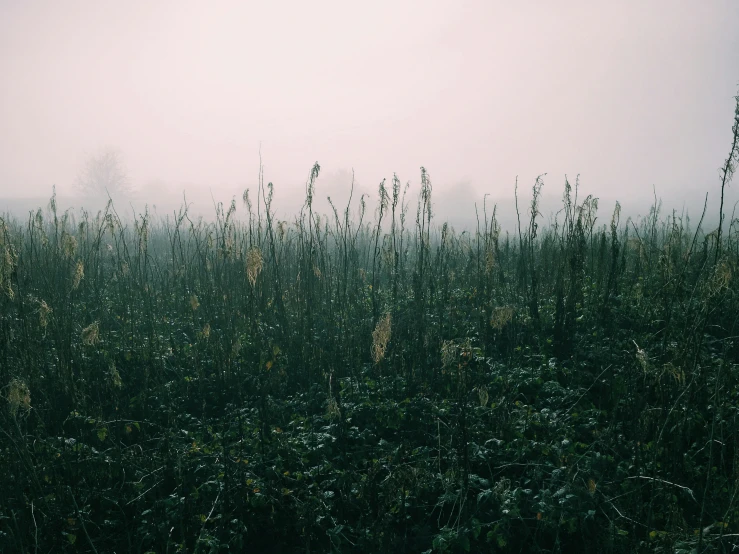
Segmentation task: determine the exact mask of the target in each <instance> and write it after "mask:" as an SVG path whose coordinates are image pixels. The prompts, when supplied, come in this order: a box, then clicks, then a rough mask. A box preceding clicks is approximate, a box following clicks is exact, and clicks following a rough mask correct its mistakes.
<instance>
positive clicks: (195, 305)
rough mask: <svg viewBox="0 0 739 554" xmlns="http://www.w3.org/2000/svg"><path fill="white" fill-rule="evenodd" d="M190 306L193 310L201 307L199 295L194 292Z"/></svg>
mask: <svg viewBox="0 0 739 554" xmlns="http://www.w3.org/2000/svg"><path fill="white" fill-rule="evenodd" d="M190 307H191V308H192V311H193V312H194V311H195V310H197V309H198V308H199V307H200V302H198V297H197V296H196V295H194V294H193V295H192V296H191V297H190Z"/></svg>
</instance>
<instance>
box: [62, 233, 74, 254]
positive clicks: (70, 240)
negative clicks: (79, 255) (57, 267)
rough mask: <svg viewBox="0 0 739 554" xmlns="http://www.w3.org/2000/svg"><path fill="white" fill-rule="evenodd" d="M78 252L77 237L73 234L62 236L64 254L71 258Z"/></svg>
mask: <svg viewBox="0 0 739 554" xmlns="http://www.w3.org/2000/svg"><path fill="white" fill-rule="evenodd" d="M75 252H77V239H76V238H75V237H74V236H73V235H67V234H65V235H64V237H63V238H62V255H63V256H64V257H65V258H67V259H70V258H71V257H72V256H74V254H75Z"/></svg>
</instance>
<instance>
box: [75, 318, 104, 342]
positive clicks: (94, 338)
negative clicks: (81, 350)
mask: <svg viewBox="0 0 739 554" xmlns="http://www.w3.org/2000/svg"><path fill="white" fill-rule="evenodd" d="M80 337H81V338H82V344H84V345H86V346H95V345H96V344H97V343H98V342H100V327H99V325H98V322H97V321H93V322H92V323H91V324H90V325H88V326H87V327H85V328H84V329H82V333H81V334H80Z"/></svg>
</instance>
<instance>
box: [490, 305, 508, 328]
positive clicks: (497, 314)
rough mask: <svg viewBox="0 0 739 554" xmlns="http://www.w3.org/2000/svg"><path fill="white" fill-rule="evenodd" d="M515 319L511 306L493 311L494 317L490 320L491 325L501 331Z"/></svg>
mask: <svg viewBox="0 0 739 554" xmlns="http://www.w3.org/2000/svg"><path fill="white" fill-rule="evenodd" d="M511 319H513V308H511V307H510V306H502V307H498V308H495V309H494V310H493V315H492V317H491V318H490V325H492V326H493V327H494V328H495V329H497V330H498V331H500V330H501V329H503V327H505V326H506V325H508V323H510V321H511Z"/></svg>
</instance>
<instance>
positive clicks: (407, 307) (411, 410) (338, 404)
mask: <svg viewBox="0 0 739 554" xmlns="http://www.w3.org/2000/svg"><path fill="white" fill-rule="evenodd" d="M738 117H739V115H738ZM732 152H733V150H732ZM318 172H319V167H318V165H316V166H315V167H314V168H313V171H312V172H311V176H310V180H309V182H308V185H307V195H306V202H305V205H304V209H303V211H302V212H301V213H300V214H299V216H298V217H297V218H296V219H295V221H294V222H284V221H277V220H275V218H274V215H273V214H274V211H273V208H272V202H271V193H272V186H271V184H268V185H266V186H263V185H261V183H260V186H259V188H258V191H257V195H258V197H257V198H256V202H255V203H256V206H255V205H254V203H253V202H252V199H251V198H250V197H249V194H248V193H245V194H244V198H243V205H244V210H243V211H244V217H243V218H241V219H237V218H236V216H235V213H236V210H237V207H236V203H235V202H234V203H232V204H231V205H230V207H228V208H227V209H224V208H223V207H221V206H219V207H218V210H217V214H216V218H215V221H213V222H206V221H203V220H193V219H192V218H191V217H190V216H189V214H188V209H187V207H186V206H183V208H182V209H181V210H180V211H179V212H178V213H177V214H175V215H174V216H173V217H171V218H168V219H164V220H155V219H154V218H152V217H151V216H150V215H149V214H148V213H143V214H139V215H137V216H136V218H135V221H132V222H131V223H126V222H124V221H123V220H122V219H121V218H119V217H118V216H117V214H116V212H115V209H114V207H113V206H112V205H110V204H109V205H108V207H107V209H106V210H104V211H102V212H101V213H98V214H97V215H90V214H88V213H85V212H81V213H79V214H76V215H75V214H73V213H71V212H65V213H59V212H58V210H57V208H56V203H55V199H54V198H52V200H51V203H50V206H49V209H48V210H47V211H45V212H44V211H42V210H39V211H38V212H36V213H34V214H31V216H30V217H29V218H28V219H27V220H26V221H18V220H11V219H3V220H2V221H0V290H1V292H0V386H2V387H3V388H2V397H3V401H2V406H0V414H1V415H0V468H2V473H1V474H0V498H1V499H2V502H0V549H2V550H3V551H7V552H11V551H13V552H50V551H54V552H64V551H68V552H73V551H81V552H157V553H164V552H221V551H226V550H229V551H236V552H240V551H246V550H251V551H260V552H468V551H469V552H573V551H593V552H595V551H597V552H646V551H649V552H694V551H695V552H705V551H728V550H730V548H731V545H733V544H735V543H736V542H737V537H739V499H738V498H737V496H738V494H737V493H739V421H738V420H737V415H738V414H737V412H738V409H739V408H738V407H739V344H738V343H737V340H736V337H737V335H739V329H738V328H737V318H739V296H738V294H737V293H738V292H739V281H738V280H737V270H738V263H739V235H738V234H737V232H738V231H739V228H738V227H737V223H739V220H737V219H734V218H733V216H732V217H731V218H729V219H727V221H726V222H725V224H726V226H725V231H724V233H723V235H722V234H720V233H718V232H710V233H709V232H705V231H704V230H703V228H702V223H701V222H702V220H703V218H701V221H699V222H697V223H693V222H691V221H690V219H689V218H688V217H687V216H685V215H679V214H675V213H672V214H668V215H667V216H666V217H663V216H662V215H661V214H660V206H659V204H657V203H655V205H654V206H653V207H652V209H651V211H650V213H649V216H648V217H645V218H643V219H641V220H639V221H631V220H627V221H621V215H620V209H619V207H616V210H615V211H614V213H613V214H609V216H608V219H607V221H606V224H601V223H600V222H599V221H600V220H599V219H598V218H597V209H598V202H597V199H595V198H592V197H587V198H585V199H578V197H577V187H574V189H573V188H572V187H571V186H570V184H569V183H566V184H565V190H564V195H563V205H562V209H561V211H560V212H559V214H558V215H557V219H556V220H555V222H554V224H553V225H551V226H550V227H548V228H546V229H544V228H541V227H539V224H538V223H539V220H540V215H539V211H538V209H537V208H538V201H539V197H540V194H541V191H542V184H543V182H542V181H541V180H537V182H536V183H535V185H534V188H533V196H532V199H531V203H530V209H528V210H526V211H523V212H522V215H523V216H524V219H525V221H523V222H522V223H521V225H520V229H518V230H517V231H516V232H515V233H513V234H508V233H506V234H503V233H501V230H500V227H499V225H498V223H497V220H496V211H495V209H494V208H492V209H488V208H487V207H485V206H480V209H479V213H478V224H477V228H476V230H475V231H474V232H471V233H470V232H464V233H461V234H458V233H455V232H454V231H453V230H452V229H449V228H448V227H447V226H442V227H441V228H439V227H436V226H435V225H434V224H433V218H432V210H431V206H432V196H431V193H432V187H431V183H430V180H429V177H428V175H427V174H426V172H425V171H424V170H422V188H421V193H420V196H419V197H418V200H417V204H415V203H414V207H415V208H416V209H415V214H414V213H413V211H410V213H409V205H411V202H409V201H406V200H405V196H406V195H405V191H406V189H405V188H404V187H403V186H401V183H400V181H399V180H398V179H397V178H394V179H393V180H392V182H391V183H390V184H389V185H387V186H386V184H385V183H384V182H383V183H382V184H381V185H380V188H379V201H378V207H377V210H376V211H375V213H374V217H373V218H370V217H369V216H366V214H365V210H364V202H363V200H362V201H360V204H359V206H358V207H357V208H356V209H357V212H358V215H356V214H355V216H354V217H352V214H351V210H352V208H351V205H350V206H347V207H346V209H345V210H341V211H340V210H339V209H334V212H333V214H332V215H331V216H330V217H326V216H319V215H318V214H317V213H315V212H314V211H313V196H314V182H315V179H316V178H317V176H318ZM350 202H351V201H350ZM704 213H705V212H704ZM409 215H410V217H409ZM413 216H415V218H413ZM369 219H371V221H369V222H367V221H366V220H369Z"/></svg>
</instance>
